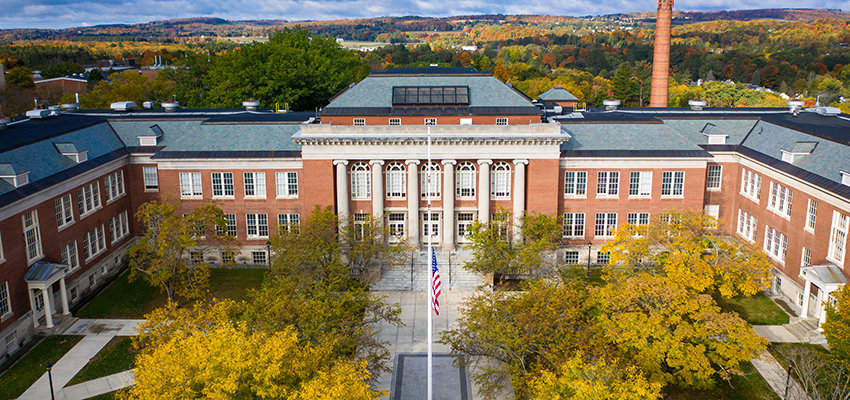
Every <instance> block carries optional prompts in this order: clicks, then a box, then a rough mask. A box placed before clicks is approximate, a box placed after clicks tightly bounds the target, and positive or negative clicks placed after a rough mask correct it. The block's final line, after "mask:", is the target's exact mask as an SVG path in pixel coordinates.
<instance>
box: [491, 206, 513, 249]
mask: <svg viewBox="0 0 850 400" xmlns="http://www.w3.org/2000/svg"><path fill="white" fill-rule="evenodd" d="M509 223H510V222H509V218H508V214H507V213H494V214H493V215H492V216H490V225H491V226H492V227H494V228H496V231H497V232H498V234H499V239H502V240H503V241H505V242H507V241H508V225H509Z"/></svg>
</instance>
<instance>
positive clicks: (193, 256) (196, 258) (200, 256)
mask: <svg viewBox="0 0 850 400" xmlns="http://www.w3.org/2000/svg"><path fill="white" fill-rule="evenodd" d="M202 262H204V253H201V252H200V251H190V252H189V264H192V265H200V264H201V263H202Z"/></svg>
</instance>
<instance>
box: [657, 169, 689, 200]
mask: <svg viewBox="0 0 850 400" xmlns="http://www.w3.org/2000/svg"><path fill="white" fill-rule="evenodd" d="M684 189H685V173H684V172H682V171H676V172H670V171H664V173H663V174H662V175H661V195H662V196H681V195H682V194H683V193H684Z"/></svg>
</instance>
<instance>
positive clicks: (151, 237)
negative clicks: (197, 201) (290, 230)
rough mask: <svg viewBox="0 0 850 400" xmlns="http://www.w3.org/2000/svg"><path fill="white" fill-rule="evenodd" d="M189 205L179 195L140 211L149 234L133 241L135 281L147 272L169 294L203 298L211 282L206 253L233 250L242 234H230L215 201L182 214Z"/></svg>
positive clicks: (169, 296) (138, 212) (151, 279)
mask: <svg viewBox="0 0 850 400" xmlns="http://www.w3.org/2000/svg"><path fill="white" fill-rule="evenodd" d="M182 208H183V205H182V204H180V203H179V202H177V201H174V200H173V199H166V200H165V201H164V202H162V203H160V202H158V201H150V202H147V203H145V204H142V205H141V206H140V207H139V209H138V211H136V218H137V219H138V220H139V222H141V223H142V225H144V226H145V235H144V236H142V238H141V239H140V241H139V243H137V244H135V245H133V246H132V247H131V248H130V249H129V250H128V251H127V254H128V255H129V256H130V280H133V279H136V278H138V277H142V278H143V279H145V280H146V281H148V283H150V284H151V285H153V286H158V287H160V288H161V289H162V290H164V291H165V292H166V294H168V299H169V301H172V300H174V296H175V295H179V296H182V297H186V298H199V297H202V296H204V295H205V294H206V291H207V288H208V287H209V273H210V272H209V269H210V266H209V264H207V261H206V259H205V255H206V254H208V252H209V251H210V250H213V249H215V250H217V251H218V252H220V253H221V252H233V251H234V250H235V248H236V243H237V242H236V239H235V238H234V237H233V236H229V235H227V234H226V232H227V220H226V219H225V216H224V212H223V211H221V209H220V208H218V206H217V205H216V203H215V202H212V201H209V200H205V201H204V202H203V203H201V205H200V206H198V207H197V208H195V209H194V210H193V211H192V212H191V213H189V214H186V215H184V216H180V214H179V211H180V210H181V209H182Z"/></svg>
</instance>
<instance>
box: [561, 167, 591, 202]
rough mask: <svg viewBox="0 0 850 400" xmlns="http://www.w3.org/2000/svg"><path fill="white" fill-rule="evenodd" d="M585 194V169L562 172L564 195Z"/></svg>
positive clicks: (575, 195) (576, 195) (579, 195)
mask: <svg viewBox="0 0 850 400" xmlns="http://www.w3.org/2000/svg"><path fill="white" fill-rule="evenodd" d="M584 196H587V171H567V172H565V173H564V197H584Z"/></svg>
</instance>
